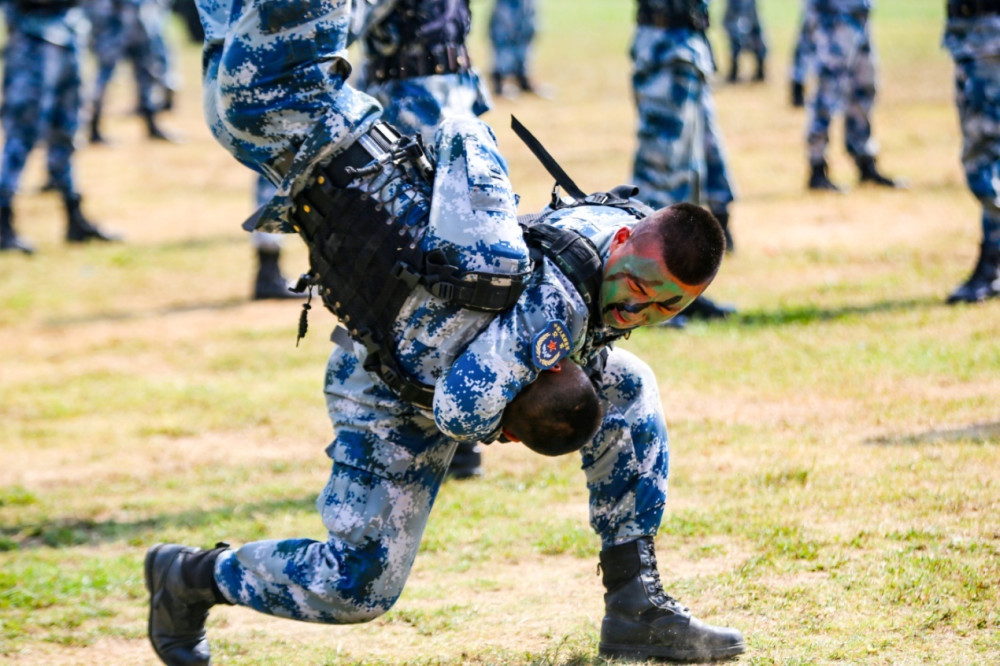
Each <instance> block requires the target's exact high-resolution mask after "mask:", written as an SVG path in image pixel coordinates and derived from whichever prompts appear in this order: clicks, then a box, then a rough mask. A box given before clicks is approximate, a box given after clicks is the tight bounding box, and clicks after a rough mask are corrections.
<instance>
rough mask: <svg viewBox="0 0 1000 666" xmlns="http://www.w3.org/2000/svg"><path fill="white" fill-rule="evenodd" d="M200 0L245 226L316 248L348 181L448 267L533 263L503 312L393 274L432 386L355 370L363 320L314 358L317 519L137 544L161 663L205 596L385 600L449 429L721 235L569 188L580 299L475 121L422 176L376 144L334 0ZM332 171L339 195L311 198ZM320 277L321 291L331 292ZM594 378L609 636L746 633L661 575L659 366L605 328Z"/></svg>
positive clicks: (676, 282) (490, 417)
mask: <svg viewBox="0 0 1000 666" xmlns="http://www.w3.org/2000/svg"><path fill="white" fill-rule="evenodd" d="M372 4H374V5H378V4H379V3H372ZM199 9H200V10H201V12H202V18H203V24H204V26H205V28H206V44H205V57H204V60H203V62H204V65H205V70H204V76H205V109H206V115H207V117H208V121H209V125H210V127H211V128H212V130H213V133H214V134H215V136H216V138H217V139H218V140H219V141H220V143H222V145H224V146H225V147H226V148H227V149H229V150H230V151H231V152H232V153H233V155H234V156H235V157H236V158H237V159H239V160H240V161H241V162H243V163H245V164H248V165H255V166H256V167H257V168H258V170H260V171H261V172H264V173H267V174H269V176H270V177H271V179H272V180H273V181H274V182H276V183H278V190H277V194H276V195H275V197H274V199H272V201H271V202H270V203H269V204H268V205H267V206H266V207H265V208H264V209H263V210H262V211H259V214H258V215H257V216H255V218H254V220H255V224H256V227H257V228H258V229H262V230H267V231H298V232H299V233H302V234H305V235H304V237H306V238H307V244H308V245H309V246H310V251H311V252H312V253H314V254H311V256H312V257H313V259H314V261H315V260H317V257H318V256H319V255H318V254H315V253H317V252H320V249H321V246H328V245H330V244H331V243H333V244H336V243H337V242H338V240H339V239H337V238H332V237H326V238H315V237H311V236H308V234H309V233H311V232H307V231H306V221H307V220H308V219H311V218H310V217H309V216H312V215H313V214H314V211H313V209H312V207H313V206H316V207H317V208H322V207H323V206H326V205H327V203H329V202H332V201H334V200H335V199H334V198H335V197H338V196H340V197H349V201H351V202H362V203H361V204H359V205H362V208H363V207H365V206H368V207H369V208H368V209H369V210H374V211H380V213H379V214H380V215H382V216H384V218H385V219H386V220H388V223H389V224H401V225H405V226H406V227H412V228H413V233H414V234H417V235H419V237H420V241H419V243H420V245H421V247H422V248H423V249H424V250H425V251H427V252H429V253H431V254H435V255H438V256H440V257H441V258H442V260H443V261H445V262H446V263H447V265H449V266H453V267H456V268H457V270H458V271H459V272H460V273H461V274H464V275H483V274H489V275H494V276H497V277H502V278H504V279H505V280H508V281H509V280H513V279H514V278H520V279H525V280H526V282H525V288H524V289H523V291H518V292H515V296H516V297H517V298H516V302H515V303H514V305H513V306H511V307H510V308H508V309H506V310H503V311H499V312H486V311H482V310H473V309H469V308H466V307H463V306H461V305H459V304H456V303H455V302H453V301H451V300H449V299H446V298H443V297H442V298H439V297H437V296H434V295H433V294H432V293H431V292H430V291H428V290H427V289H425V288H424V287H422V286H420V285H417V286H415V287H414V288H413V289H412V291H410V292H408V294H409V295H408V296H407V298H406V300H405V303H404V304H403V305H402V307H401V309H400V310H399V312H398V314H397V315H396V316H395V318H394V320H393V324H392V332H391V335H392V348H393V350H394V356H395V358H396V359H397V360H398V362H399V368H400V370H401V371H402V372H403V373H405V374H407V375H408V376H410V377H412V378H414V379H415V380H416V381H419V382H420V383H422V384H423V385H429V386H432V387H433V400H432V401H431V402H430V403H426V404H424V405H423V406H421V405H420V404H417V403H415V402H411V401H408V400H403V399H401V398H400V397H399V395H400V393H399V392H397V391H396V390H394V389H392V388H390V384H389V383H387V382H390V380H391V379H392V378H391V377H387V376H385V375H380V376H382V377H384V378H385V381H382V380H380V379H379V378H378V377H376V376H375V375H374V374H373V373H372V372H370V371H368V370H366V369H365V361H366V355H367V353H366V351H365V348H362V346H361V345H360V344H359V341H358V339H356V338H353V339H350V340H347V341H344V340H341V342H340V343H339V345H338V347H337V348H336V349H334V351H333V353H332V355H331V358H330V362H329V364H328V367H327V373H326V396H327V405H328V408H329V411H330V416H331V419H332V421H333V424H334V430H335V435H334V441H333V442H332V443H331V444H330V446H329V447H328V448H327V453H328V455H329V456H330V457H331V458H332V459H333V461H334V464H333V468H332V472H331V476H330V479H329V482H328V483H327V485H326V487H325V489H324V490H323V492H322V493H321V494H320V496H319V498H318V500H317V509H318V510H319V512H320V514H321V516H322V518H323V521H324V524H325V526H326V527H327V530H328V538H327V540H326V541H325V542H318V541H313V540H309V539H286V540H278V541H260V542H254V543H249V544H245V545H243V546H242V547H240V548H237V549H231V548H229V547H228V546H226V545H219V546H217V547H216V548H214V549H211V550H200V549H194V548H188V547H184V546H180V545H174V544H166V545H164V544H160V545H157V546H154V547H153V548H152V549H151V550H150V551H149V553H148V554H147V557H146V564H145V576H146V585H147V587H148V589H149V591H150V595H151V603H150V622H149V629H150V639H151V641H152V643H153V646H154V649H155V650H156V652H157V654H158V656H159V657H160V658H161V659H163V660H164V661H165V662H166V663H168V664H207V663H208V662H209V658H210V657H209V650H208V642H207V638H206V636H205V629H204V624H205V620H206V617H207V614H208V612H209V609H210V608H211V606H212V605H214V604H217V603H229V604H239V605H243V606H247V607H250V608H254V609H256V610H258V611H261V612H265V613H269V614H273V615H276V616H280V617H287V618H293V619H298V620H305V621H313V622H324V623H332V624H342V623H353V622H364V621H368V620H370V619H372V618H374V617H377V616H379V615H381V614H382V613H384V612H385V611H386V610H388V609H389V608H390V607H391V606H392V604H393V603H394V602H395V601H396V599H397V597H398V596H399V594H400V592H401V590H402V587H403V584H404V583H405V581H406V578H407V576H408V573H409V570H410V567H411V566H412V563H413V559H414V557H415V556H416V552H417V547H418V545H419V542H420V537H421V534H422V532H423V529H424V526H425V525H426V521H427V516H428V514H429V512H430V509H431V506H432V504H433V501H434V498H435V496H436V493H437V490H438V488H439V486H440V484H441V481H442V479H443V478H444V475H445V470H446V468H447V465H448V460H449V458H450V457H451V453H452V450H453V448H454V447H453V444H452V443H451V440H453V439H462V440H468V441H472V440H489V439H490V438H491V437H492V436H494V435H495V434H496V433H497V432H498V431H499V429H500V426H501V424H502V419H503V410H504V408H505V406H506V405H507V404H508V403H509V402H511V400H513V399H514V397H515V396H516V395H517V394H518V393H519V392H520V390H521V388H522V387H524V386H526V385H528V384H530V383H531V382H532V381H533V380H534V379H535V378H536V377H537V376H538V375H539V373H540V372H542V371H544V370H547V369H550V368H551V367H553V365H554V364H556V363H558V362H559V361H560V360H561V359H564V358H567V357H568V358H571V359H572V360H574V361H577V362H579V364H580V365H587V366H590V365H591V364H593V363H594V362H595V361H596V360H597V359H598V358H605V355H604V353H603V352H602V351H601V350H602V349H604V348H607V345H608V344H609V343H610V342H612V341H613V340H615V339H617V338H620V337H621V336H623V335H625V334H627V333H628V332H629V331H630V330H632V329H633V328H635V327H636V326H640V325H651V324H656V323H659V322H662V321H665V320H667V319H669V318H670V317H672V316H674V315H675V314H676V313H677V312H679V311H680V310H681V309H683V308H684V307H685V306H686V305H688V304H689V303H690V302H691V301H692V300H693V299H694V298H696V297H697V295H698V294H700V293H701V291H703V290H704V288H705V287H706V286H707V284H708V283H709V282H710V281H711V279H712V277H714V274H715V272H716V271H717V270H718V265H719V262H720V261H721V257H722V252H723V249H724V239H723V236H722V231H721V229H720V228H719V226H718V224H717V223H716V222H715V220H714V218H712V217H711V216H710V215H708V214H707V213H706V212H705V211H703V210H702V209H700V208H697V207H695V206H687V207H685V205H681V206H678V207H673V208H670V209H666V210H663V211H658V212H656V213H652V214H650V215H649V216H648V217H646V218H645V219H643V220H642V221H639V220H637V218H636V217H635V216H634V215H633V213H632V212H630V211H629V210H626V209H623V208H620V207H613V206H599V205H585V206H575V207H570V208H562V209H560V210H559V211H557V212H555V213H554V214H553V215H552V216H551V218H550V220H551V222H550V223H551V224H552V225H559V226H560V227H561V228H563V229H572V230H576V231H577V232H579V234H582V237H586V238H589V239H590V241H591V242H592V243H593V244H594V246H596V250H595V251H596V252H599V255H600V257H601V258H602V263H603V268H602V272H601V275H602V276H603V280H602V282H601V284H600V293H599V297H595V299H591V304H589V305H588V303H587V302H586V301H585V300H584V298H583V296H582V295H581V294H582V292H580V291H578V288H577V287H576V286H575V285H574V284H573V283H572V282H570V281H569V279H568V278H567V276H566V275H565V274H564V273H563V272H562V271H561V270H560V269H558V268H557V267H556V264H555V263H553V262H552V261H551V260H550V259H548V258H547V257H542V258H540V259H539V260H538V261H537V264H534V263H533V261H532V259H531V255H530V253H529V250H528V246H527V244H526V241H525V237H524V235H523V233H522V231H521V229H520V228H519V227H518V224H517V220H516V217H515V197H514V195H513V193H512V191H511V187H510V183H509V181H508V178H507V169H506V163H505V162H504V160H503V159H502V158H501V156H500V155H499V153H498V151H497V146H496V140H495V137H494V136H493V134H492V132H491V131H490V130H489V128H488V127H487V126H485V125H484V124H482V123H480V122H479V121H477V120H474V119H456V120H447V121H445V122H444V123H442V125H441V127H440V128H439V130H438V132H437V134H436V138H435V142H434V145H433V152H432V159H433V162H434V164H435V170H434V173H433V176H432V177H431V176H428V178H430V180H427V179H425V178H424V176H423V175H421V174H426V173H427V172H426V171H425V170H423V169H422V168H421V167H420V164H421V163H420V161H419V160H418V161H408V160H406V159H403V158H401V157H398V156H400V155H401V154H402V153H401V152H398V151H401V150H402V148H400V146H404V145H409V144H407V143H406V142H405V141H400V140H396V141H394V142H392V143H391V144H390V148H388V149H386V148H384V145H385V144H384V142H383V141H382V139H383V138H384V137H385V136H387V135H390V136H391V134H392V131H391V129H389V128H387V127H386V126H384V125H382V124H381V123H379V122H378V120H379V115H380V113H381V110H380V108H379V105H378V104H377V103H376V102H375V100H374V99H372V98H371V97H369V96H367V95H365V94H363V93H360V92H358V91H357V90H355V89H353V88H352V87H350V86H348V85H347V84H346V82H345V80H346V77H347V75H348V74H349V72H350V65H349V63H348V61H347V60H346V57H347V51H346V47H347V44H348V42H349V38H350V36H351V35H350V34H349V26H350V25H351V22H350V16H349V13H350V4H349V2H348V1H347V0H335V1H332V2H323V3H310V4H306V5H305V6H303V4H302V3H296V4H294V5H293V4H292V3H276V2H274V1H273V0H250V1H249V2H246V1H244V2H242V4H240V5H238V6H235V7H234V6H233V4H231V3H230V2H220V1H219V0H201V2H200V4H199ZM248 73H250V75H249V76H248V75H247V74H248ZM380 137H381V138H380ZM365 156H366V157H365ZM359 157H360V158H362V159H360V160H359V159H358V158H359ZM373 159H374V160H376V164H377V165H380V166H379V167H378V168H372V167H371V164H370V163H371V160H373ZM366 161H367V162H366ZM356 164H358V165H365V164H367V166H363V167H360V168H355V167H354V166H353V165H356ZM326 191H330V192H331V194H330V196H331V197H334V198H330V199H323V198H322V197H320V198H318V199H317V198H316V196H318V194H319V193H321V192H326ZM363 202H370V203H363ZM350 205H352V206H353V205H355V204H354V203H351V204H350ZM635 205H638V204H637V203H636V204H635ZM303 216H306V217H303ZM394 220H395V221H396V222H393V221H394ZM359 222H360V221H358V222H355V221H353V220H352V221H350V223H351V224H352V226H353V225H355V224H358V223H359ZM368 233H369V234H375V233H376V230H374V229H373V230H371V231H370V232H368ZM393 233H395V232H393ZM662 234H668V235H667V236H663V235H662ZM308 238H312V240H308ZM581 242H583V241H582V239H581ZM324 256H325V255H324ZM321 284H322V285H324V286H323V287H322V289H321V293H322V294H324V303H325V304H326V305H327V306H328V307H330V309H331V310H333V311H334V312H335V313H339V312H340V309H339V305H340V304H339V303H330V302H328V301H327V298H326V295H327V294H330V293H331V292H330V289H329V288H328V283H327V282H325V281H324V282H322V283H321ZM362 286H364V287H367V286H369V285H359V288H361V287H362ZM335 288H336V287H335ZM323 290H325V291H323ZM345 293H346V292H345ZM342 321H344V323H345V324H347V325H349V326H353V325H354V324H352V323H351V322H350V319H349V318H346V319H342ZM393 384H394V385H398V384H395V382H394V381H393ZM597 388H598V395H599V397H600V398H601V401H602V403H603V407H604V414H603V420H602V423H601V427H600V430H599V431H598V433H597V435H596V436H595V437H594V438H593V440H592V441H590V442H588V443H587V444H585V445H584V447H583V449H582V450H581V454H582V459H583V469H584V472H585V474H586V478H587V484H588V487H589V489H590V494H591V502H590V505H591V523H592V526H593V527H594V529H595V531H596V532H597V533H598V535H599V536H600V538H601V541H602V545H603V550H602V552H601V564H602V567H603V571H604V584H605V587H606V588H607V594H606V595H605V604H606V610H607V613H606V616H605V619H604V624H603V626H602V645H601V650H602V653H604V654H607V655H609V656H614V655H629V656H640V657H643V656H645V657H650V656H661V657H668V658H674V659H684V660H688V661H691V660H696V659H701V660H708V659H718V658H723V657H727V656H732V655H735V654H738V653H740V652H742V651H743V650H744V643H743V638H742V635H741V634H740V633H739V632H738V631H735V630H731V629H724V628H719V627H712V626H709V625H706V624H704V623H702V622H700V621H699V620H697V619H695V618H693V617H692V616H691V615H690V612H689V611H688V610H687V609H686V608H684V607H683V606H681V605H680V604H679V603H678V602H677V601H675V600H674V599H672V598H670V597H668V596H667V595H666V593H665V592H663V588H662V586H661V584H660V581H659V575H658V572H657V571H656V560H655V554H654V551H653V535H655V533H656V530H657V528H658V526H659V523H660V520H661V518H662V512H663V508H664V503H665V499H666V482H667V470H668V440H667V431H666V426H665V423H664V419H663V414H662V407H661V400H660V397H659V394H658V391H657V386H656V378H655V376H654V375H653V373H652V371H651V370H650V369H649V368H648V367H647V366H645V364H643V363H642V362H641V361H639V359H637V358H636V357H635V356H633V355H631V354H629V353H628V352H625V351H624V350H620V349H611V350H610V351H609V352H608V353H607V354H606V364H605V366H604V368H603V373H602V374H601V375H600V378H599V379H598V380H597Z"/></svg>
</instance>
